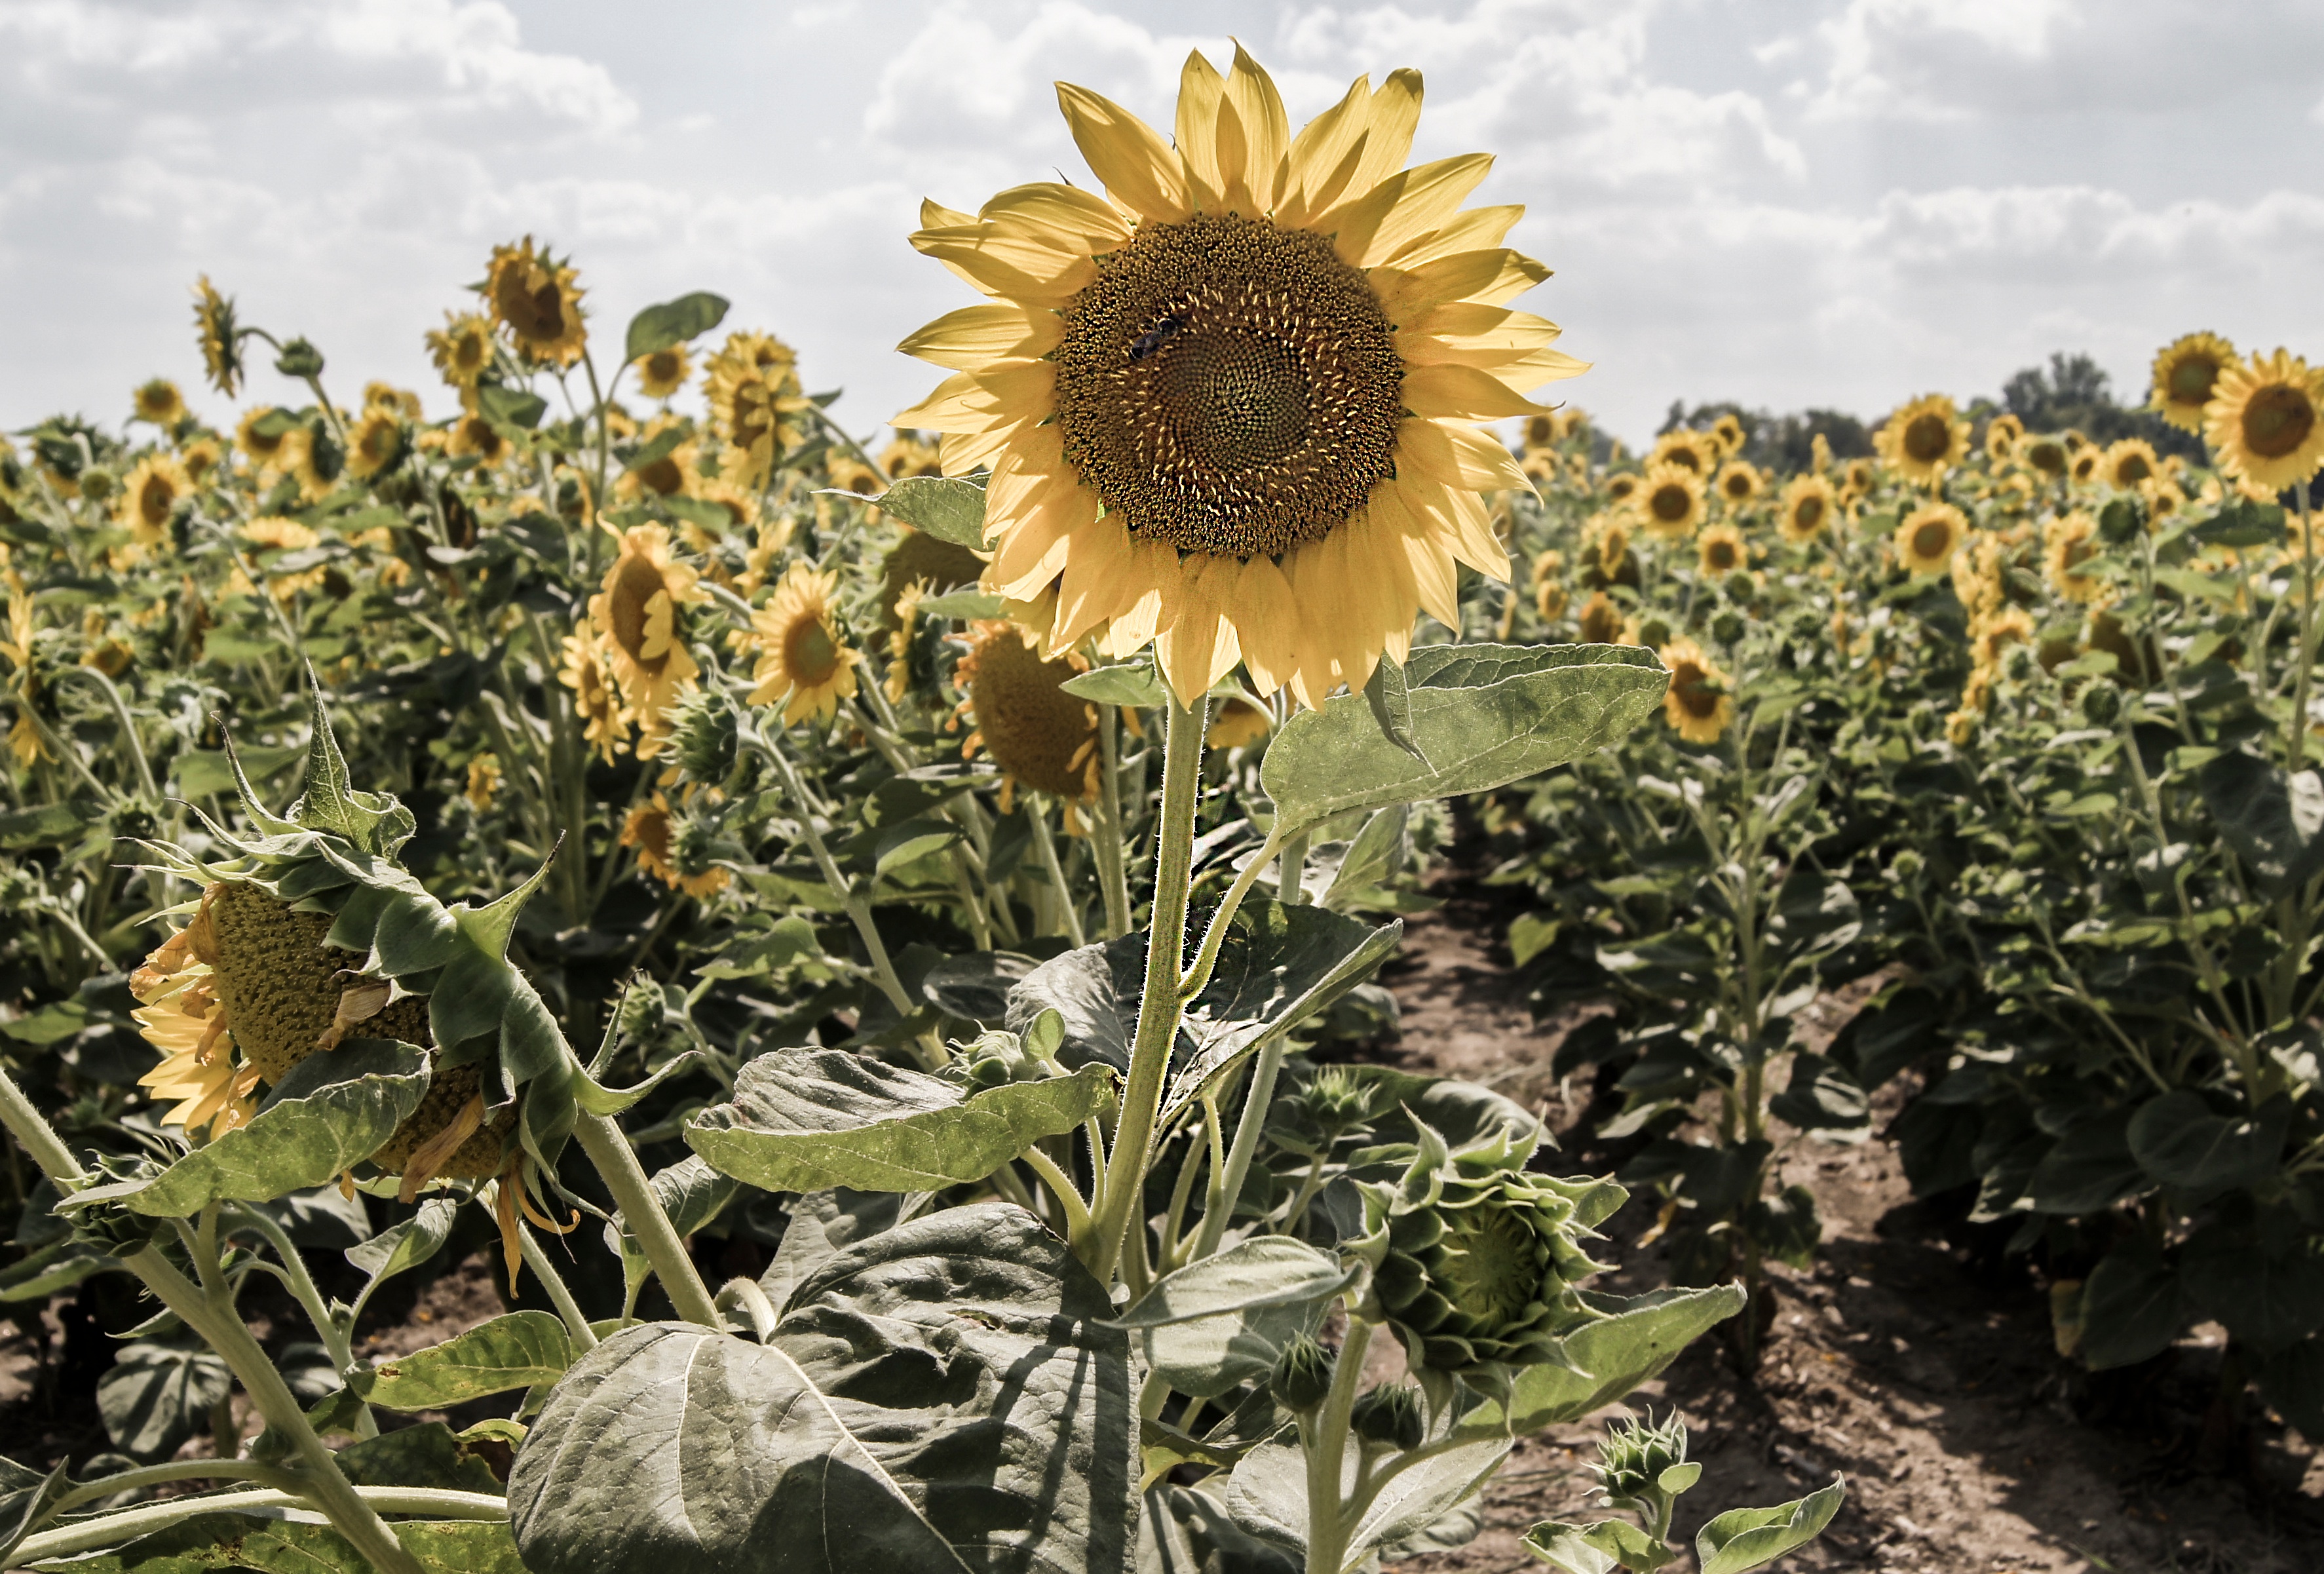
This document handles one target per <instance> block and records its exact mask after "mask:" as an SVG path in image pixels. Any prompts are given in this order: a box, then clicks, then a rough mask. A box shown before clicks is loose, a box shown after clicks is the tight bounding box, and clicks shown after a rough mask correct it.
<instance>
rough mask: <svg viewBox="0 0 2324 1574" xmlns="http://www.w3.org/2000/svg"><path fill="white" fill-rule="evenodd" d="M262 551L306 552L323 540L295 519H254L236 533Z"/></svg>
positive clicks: (310, 528) (308, 526)
mask: <svg viewBox="0 0 2324 1574" xmlns="http://www.w3.org/2000/svg"><path fill="white" fill-rule="evenodd" d="M235 534H237V535H239V536H241V537H242V539H243V540H244V541H246V542H249V543H250V544H251V545H252V546H254V547H256V548H257V549H258V550H259V551H293V552H297V551H306V550H307V549H308V548H309V547H311V546H313V545H314V544H315V543H316V542H319V541H321V540H322V539H323V538H322V537H321V536H319V535H318V534H317V533H316V532H315V531H314V528H313V527H312V526H310V525H304V524H301V523H299V522H298V521H297V520H295V519H283V518H280V517H273V516H270V517H268V518H264V519H254V520H252V521H251V522H250V523H247V524H245V525H244V526H243V527H242V528H241V529H240V530H239V531H237V532H235Z"/></svg>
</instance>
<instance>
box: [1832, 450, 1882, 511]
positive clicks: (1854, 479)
mask: <svg viewBox="0 0 2324 1574" xmlns="http://www.w3.org/2000/svg"><path fill="white" fill-rule="evenodd" d="M1876 479H1877V476H1876V475H1875V473H1874V471H1873V468H1872V461H1871V460H1870V459H1850V460H1849V461H1848V468H1846V469H1844V470H1842V471H1841V472H1840V501H1841V502H1843V503H1853V502H1855V501H1856V500H1857V499H1858V498H1859V497H1867V496H1870V495H1871V494H1872V484H1873V482H1874V481H1875V480H1876Z"/></svg>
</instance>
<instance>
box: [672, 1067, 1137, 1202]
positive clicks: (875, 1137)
mask: <svg viewBox="0 0 2324 1574" xmlns="http://www.w3.org/2000/svg"><path fill="white" fill-rule="evenodd" d="M1113 1081H1114V1078H1113V1073H1112V1071H1111V1069H1110V1068H1106V1067H1102V1066H1084V1068H1083V1069H1081V1070H1079V1071H1077V1072H1075V1073H1074V1075H1072V1076H1070V1077H1060V1078H1053V1079H1048V1080H1047V1081H1040V1082H1011V1083H1007V1084H1004V1085H1003V1086H1001V1087H999V1088H986V1089H985V1090H984V1091H983V1092H982V1093H978V1094H975V1095H973V1096H972V1097H962V1090H961V1088H960V1086H959V1085H958V1084H957V1083H954V1082H948V1081H945V1080H944V1079H941V1078H937V1077H931V1076H928V1075H927V1074H926V1073H925V1072H920V1071H909V1070H905V1069H901V1068H899V1067H895V1066H889V1065H885V1064H882V1063H881V1062H880V1061H877V1060H867V1059H865V1058H863V1057H862V1056H860V1055H856V1054H853V1053H851V1052H850V1051H846V1050H805V1049H800V1050H777V1051H774V1052H773V1053H771V1054H765V1055H761V1056H760V1057H758V1058H757V1059H756V1060H751V1061H749V1062H747V1063H746V1064H745V1065H744V1066H743V1068H742V1072H741V1074H740V1075H739V1076H737V1077H736V1078H735V1079H734V1096H733V1098H732V1099H731V1100H730V1101H729V1102H727V1103H724V1104H720V1105H714V1106H711V1107H710V1108H708V1109H705V1110H702V1111H700V1112H698V1113H697V1114H696V1115H695V1116H692V1117H691V1118H689V1119H688V1120H687V1123H686V1141H687V1145H688V1146H689V1147H691V1148H693V1149H694V1151H695V1152H696V1153H699V1154H701V1155H702V1156H703V1157H704V1158H705V1159H706V1160H708V1161H709V1162H710V1163H711V1164H713V1165H714V1166H715V1167H716V1168H717V1169H718V1170H719V1171H722V1172H723V1173H725V1174H728V1175H732V1176H733V1177H734V1178H735V1179H736V1180H745V1181H748V1182H749V1183H750V1184H752V1185H753V1186H757V1187H760V1188H761V1189H763V1190H768V1191H820V1190H825V1188H828V1187H834V1186H852V1187H854V1188H855V1189H857V1190H863V1191H933V1190H941V1189H943V1188H944V1187H946V1186H954V1185H959V1184H961V1183H963V1182H964V1181H969V1180H982V1179H983V1178H984V1177H985V1176H987V1175H990V1174H991V1173H992V1171H995V1170H997V1169H999V1168H1000V1167H1001V1165H1003V1164H1005V1163H1007V1162H1009V1161H1010V1160H1011V1159H1013V1158H1015V1157H1016V1156H1017V1155H1018V1154H1019V1153H1023V1152H1024V1151H1025V1150H1026V1149H1027V1148H1028V1147H1030V1146H1032V1144H1033V1143H1036V1142H1037V1141H1039V1140H1040V1139H1041V1138H1043V1137H1051V1136H1056V1135H1057V1134H1060V1133H1062V1132H1068V1131H1072V1130H1073V1129H1074V1127H1076V1126H1078V1125H1081V1123H1082V1122H1083V1121H1084V1120H1086V1119H1088V1118H1089V1117H1090V1116H1093V1115H1095V1114H1097V1113H1098V1112H1099V1111H1100V1110H1102V1109H1105V1108H1108V1107H1110V1106H1111V1104H1112V1101H1113Z"/></svg>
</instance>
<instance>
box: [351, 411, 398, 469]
mask: <svg viewBox="0 0 2324 1574" xmlns="http://www.w3.org/2000/svg"><path fill="white" fill-rule="evenodd" d="M403 449H404V433H403V422H402V421H401V419H400V417H399V414H398V411H397V409H396V408H395V407H393V406H391V405H386V404H369V405H365V406H364V412H363V413H362V414H361V415H359V416H357V417H356V418H355V430H354V431H350V432H349V433H348V434H347V474H348V475H350V476H352V477H355V479H356V480H358V481H368V480H370V479H371V478H372V477H374V476H376V475H378V474H380V473H381V472H382V471H383V470H386V469H389V468H392V467H393V465H394V464H395V462H396V461H397V460H398V459H401V458H403Z"/></svg>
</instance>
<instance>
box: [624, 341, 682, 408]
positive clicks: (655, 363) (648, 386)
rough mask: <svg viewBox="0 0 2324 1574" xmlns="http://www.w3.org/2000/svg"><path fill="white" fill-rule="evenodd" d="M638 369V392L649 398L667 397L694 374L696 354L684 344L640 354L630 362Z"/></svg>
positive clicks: (674, 392)
mask: <svg viewBox="0 0 2324 1574" xmlns="http://www.w3.org/2000/svg"><path fill="white" fill-rule="evenodd" d="M630 364H631V365H632V366H635V367H637V369H638V392H640V393H641V394H644V395H645V396H646V397H647V398H649V399H667V398H669V396H670V395H671V394H676V393H677V392H678V390H679V389H680V388H683V387H685V386H686V383H687V378H689V377H691V376H693V375H694V356H693V355H692V354H691V353H690V352H689V351H688V350H687V347H685V346H684V345H682V344H678V345H671V346H670V347H669V348H668V349H659V350H655V351H653V352H652V353H651V354H650V355H642V356H639V357H638V358H637V359H636V360H634V361H632V362H631V363H630Z"/></svg>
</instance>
